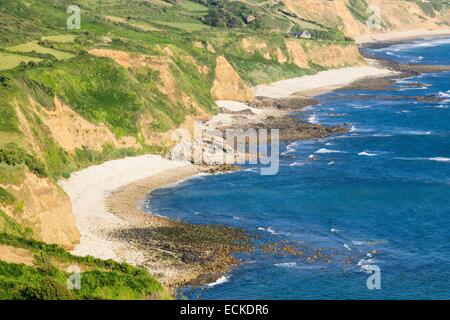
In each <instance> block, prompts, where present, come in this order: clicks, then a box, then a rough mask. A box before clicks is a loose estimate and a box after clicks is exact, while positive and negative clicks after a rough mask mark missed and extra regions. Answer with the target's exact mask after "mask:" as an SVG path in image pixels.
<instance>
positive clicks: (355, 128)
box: [350, 124, 373, 132]
mask: <svg viewBox="0 0 450 320" xmlns="http://www.w3.org/2000/svg"><path fill="white" fill-rule="evenodd" d="M372 131H373V130H372V129H362V128H358V127H356V126H355V125H353V124H352V126H351V127H350V132H372Z"/></svg>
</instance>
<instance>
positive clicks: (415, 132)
mask: <svg viewBox="0 0 450 320" xmlns="http://www.w3.org/2000/svg"><path fill="white" fill-rule="evenodd" d="M398 133H399V134H403V135H411V136H428V135H430V134H431V131H424V130H402V131H399V132H398Z"/></svg>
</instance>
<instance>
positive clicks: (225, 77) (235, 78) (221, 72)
mask: <svg viewBox="0 0 450 320" xmlns="http://www.w3.org/2000/svg"><path fill="white" fill-rule="evenodd" d="M215 74H216V78H215V80H214V83H213V87H212V89H211V95H212V96H213V98H214V99H216V100H234V101H242V102H246V101H252V100H254V99H255V96H254V94H253V90H252V89H251V88H250V87H249V86H247V84H246V83H245V82H244V81H243V80H242V79H241V78H240V77H239V75H238V73H237V72H236V71H235V70H234V69H233V67H232V66H231V65H230V63H229V62H228V61H227V59H225V57H223V56H219V57H217V59H216V71H215Z"/></svg>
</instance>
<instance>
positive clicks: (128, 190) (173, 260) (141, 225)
mask: <svg viewBox="0 0 450 320" xmlns="http://www.w3.org/2000/svg"><path fill="white" fill-rule="evenodd" d="M216 170H217V169H216V168H211V167H205V166H196V165H193V164H189V163H185V162H181V161H174V160H168V159H165V158H162V157H161V156H157V155H144V156H137V157H128V158H124V159H119V160H112V161H108V162H105V163H103V164H101V165H97V166H92V167H88V168H86V169H83V170H80V171H78V172H76V173H74V174H73V175H72V177H71V178H69V179H67V180H61V181H60V182H59V184H60V186H61V187H62V188H63V189H64V190H65V192H66V193H67V194H68V195H69V198H70V200H71V202H72V206H73V212H74V216H75V220H76V222H77V227H78V229H79V231H80V243H79V244H78V245H76V246H75V248H74V250H73V251H72V254H74V255H79V256H86V255H91V256H94V257H96V258H101V259H113V260H116V261H120V262H127V263H130V264H132V265H135V266H141V267H145V268H146V269H147V270H149V271H150V272H151V273H152V274H153V275H155V277H156V278H157V279H158V281H160V283H161V284H162V285H163V286H164V287H165V288H166V289H167V290H168V291H169V292H170V293H172V294H174V292H175V289H176V288H177V287H179V286H182V285H186V284H189V283H195V284H200V283H204V282H212V281H215V280H216V279H217V278H218V277H219V276H220V275H222V274H223V273H225V272H227V271H229V270H230V268H231V266H233V265H236V264H238V261H236V260H235V259H234V258H233V257H232V256H231V252H239V251H248V250H250V246H249V245H248V237H247V235H246V234H245V233H244V232H243V231H241V230H237V229H234V228H230V227H225V226H211V225H193V224H189V223H185V222H182V221H176V220H172V219H169V218H166V217H162V216H158V215H156V214H153V213H151V212H148V211H144V210H143V209H142V205H143V201H144V200H145V198H146V197H147V196H148V195H149V194H150V193H151V191H153V190H155V189H159V188H164V187H167V186H170V185H172V184H174V183H180V182H183V181H185V180H186V179H189V178H192V177H194V176H196V175H198V174H200V173H205V172H206V173H209V172H211V171H212V172H216ZM219 170H220V168H219ZM197 236H198V237H199V238H200V240H197V239H195V237H197Z"/></svg>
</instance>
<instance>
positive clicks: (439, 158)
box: [428, 157, 450, 162]
mask: <svg viewBox="0 0 450 320" xmlns="http://www.w3.org/2000/svg"><path fill="white" fill-rule="evenodd" d="M428 160H431V161H437V162H450V158H446V157H433V158H429V159H428Z"/></svg>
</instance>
